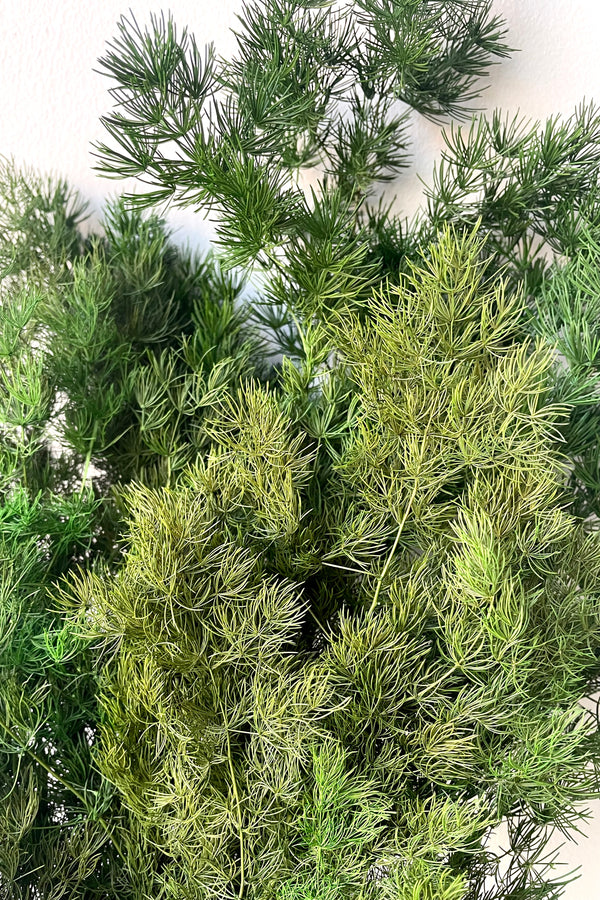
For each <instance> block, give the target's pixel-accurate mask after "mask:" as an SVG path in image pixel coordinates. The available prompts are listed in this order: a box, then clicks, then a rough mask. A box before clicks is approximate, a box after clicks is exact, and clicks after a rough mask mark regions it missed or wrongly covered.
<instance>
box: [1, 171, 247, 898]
mask: <svg viewBox="0 0 600 900" xmlns="http://www.w3.org/2000/svg"><path fill="white" fill-rule="evenodd" d="M0 174H1V176H2V177H1V186H2V195H3V197H4V204H3V208H2V212H1V216H0V237H1V241H0V260H1V264H2V268H3V272H2V280H1V282H0V431H1V441H2V445H1V449H0V585H1V589H0V796H1V797H2V802H1V804H0V893H1V895H2V896H3V897H4V896H6V897H10V898H12V897H20V896H28V897H34V896H35V897H53V898H59V897H62V896H79V895H80V894H77V891H80V892H84V893H85V896H86V897H91V896H98V897H106V896H116V895H117V894H118V893H119V892H120V891H121V890H123V889H124V888H125V886H126V885H127V883H128V878H127V876H126V875H124V874H123V871H122V869H123V862H124V859H125V857H124V853H123V851H122V849H121V843H120V841H122V838H119V834H118V832H119V831H122V830H123V823H122V819H123V814H122V813H120V812H119V808H120V804H119V802H118V800H116V801H115V799H114V794H115V791H114V788H113V787H112V786H111V785H110V784H109V783H108V782H107V781H105V780H104V779H103V778H102V777H101V775H100V774H99V773H98V771H97V766H96V764H95V763H94V761H93V756H94V752H95V751H94V749H93V745H94V742H95V741H96V739H97V728H98V708H97V694H98V688H97V670H96V655H95V654H94V653H93V652H90V649H89V646H88V644H87V643H86V642H85V641H82V640H81V639H80V638H79V637H78V636H77V634H76V633H74V632H73V630H72V629H70V628H69V627H68V624H67V623H66V621H65V617H64V614H63V613H62V612H61V611H60V610H58V609H57V608H56V602H55V599H54V596H55V587H54V584H55V582H56V580H57V579H59V578H60V577H62V576H64V575H66V573H67V572H68V571H69V570H71V569H73V568H77V569H78V570H79V568H80V567H84V568H86V567H88V566H89V565H92V564H94V563H95V561H96V560H97V559H98V557H101V558H102V559H103V561H104V564H105V565H114V564H116V560H117V558H118V555H119V550H118V547H117V545H116V543H115V538H116V535H117V534H118V533H119V513H118V509H117V508H116V506H115V503H114V500H111V497H110V495H109V493H108V491H109V488H110V486H111V484H113V483H116V482H122V481H126V480H128V479H129V478H130V477H132V476H135V477H136V478H137V479H138V480H143V481H146V482H154V481H158V483H159V484H165V483H168V481H169V479H170V478H171V477H173V476H174V473H175V472H177V471H178V469H179V468H180V467H181V466H183V464H184V459H185V455H186V453H188V454H190V453H193V452H197V450H196V442H195V437H194V436H195V434H196V428H197V423H198V421H199V420H200V419H201V415H202V409H203V408H204V406H205V405H206V404H207V403H210V402H211V400H210V398H211V397H212V398H214V397H215V396H217V395H218V394H219V392H220V391H221V392H222V391H223V390H224V388H225V386H227V385H229V386H231V385H232V380H234V375H237V374H238V373H239V372H240V371H241V370H242V368H244V369H246V370H247V368H248V366H249V365H250V364H251V356H252V353H253V352H254V349H253V346H252V340H251V336H250V335H249V334H247V335H243V334H242V330H243V327H244V319H245V314H244V312H243V309H242V308H241V307H237V308H236V307H234V300H235V297H236V296H237V293H238V286H237V285H236V283H235V282H234V281H232V280H231V279H229V278H226V277H224V276H222V275H221V274H220V273H219V271H218V269H217V268H216V266H215V264H214V262H213V261H212V260H211V259H210V258H207V259H204V260H200V259H194V258H193V257H192V256H190V255H189V254H186V253H184V252H182V251H180V250H177V249H176V248H175V247H174V245H173V244H172V243H171V242H170V240H169V236H168V233H167V232H166V230H165V227H164V225H163V223H162V222H161V221H160V220H159V219H157V218H156V217H155V216H154V217H150V218H148V219H143V218H142V217H141V216H140V215H139V214H134V215H132V214H130V213H127V211H126V210H125V209H124V207H123V206H122V204H119V203H116V204H114V205H113V206H112V207H111V208H110V209H109V210H108V212H107V215H106V217H105V221H104V234H103V236H102V237H99V236H95V235H88V236H87V237H86V236H85V235H84V234H83V231H82V224H83V213H84V210H83V207H82V206H81V204H80V203H79V202H78V200H77V198H76V197H75V196H74V195H73V194H72V193H71V192H69V190H68V189H67V187H66V185H65V184H64V183H62V182H54V181H43V180H41V179H39V178H37V177H36V176H34V175H32V173H29V172H18V171H16V170H15V169H14V167H13V166H11V165H10V164H8V163H5V164H4V165H3V167H2V170H1V173H0ZM165 368H167V369H168V371H169V378H165V377H164V369H165ZM149 395H151V396H152V402H151V403H149V402H148V396H149ZM207 396H208V398H209V399H208V400H207V399H206V398H207ZM165 397H166V398H168V402H167V401H166V400H165ZM192 448H193V449H192ZM165 460H166V462H165ZM92 476H93V477H92ZM131 827H132V825H131V823H129V824H128V825H127V829H130V828H131ZM32 891H33V892H34V893H31V892H32ZM107 891H108V894H107ZM74 892H75V893H74ZM81 896H83V893H82V894H81Z"/></svg>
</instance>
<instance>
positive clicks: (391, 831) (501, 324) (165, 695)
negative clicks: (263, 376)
mask: <svg viewBox="0 0 600 900" xmlns="http://www.w3.org/2000/svg"><path fill="white" fill-rule="evenodd" d="M480 251H481V243H480V242H479V240H478V239H477V238H476V236H474V235H470V236H467V237H463V238H458V237H457V236H456V235H455V234H453V233H452V232H451V231H450V230H448V231H446V232H445V233H444V234H443V236H442V237H441V239H440V241H439V243H438V244H436V245H434V246H431V247H430V248H429V249H428V252H427V256H426V258H425V259H424V260H423V261H422V262H421V264H420V265H419V266H418V267H417V266H415V267H414V268H413V270H412V271H411V274H410V275H409V276H406V277H405V278H404V279H403V282H402V284H401V285H400V286H398V287H390V288H387V289H383V290H381V291H380V292H379V293H377V294H376V295H374V296H373V297H372V298H371V300H370V302H369V305H368V315H366V316H365V315H359V314H358V313H355V312H351V311H349V310H346V311H345V312H344V313H343V314H339V315H337V316H334V317H332V320H331V322H330V324H329V326H328V328H327V329H325V330H324V329H323V328H322V327H321V326H316V327H315V328H313V329H308V330H305V331H304V332H303V339H304V343H305V347H306V362H305V363H304V365H302V366H299V367H297V366H295V365H293V364H292V363H289V362H286V364H284V366H283V367H282V371H281V375H280V378H279V381H278V383H277V384H274V385H271V386H270V387H268V386H261V385H260V384H258V383H256V382H249V383H248V384H247V385H246V387H245V389H244V390H243V391H242V393H241V395H240V397H239V398H238V400H237V401H235V400H231V401H230V402H229V403H226V404H224V405H223V406H222V408H221V410H220V411H219V412H218V414H216V415H215V418H214V420H213V421H212V422H211V423H210V424H209V425H208V426H207V430H208V431H209V433H210V434H211V435H212V439H213V444H212V447H211V450H210V452H209V453H208V454H207V455H204V456H203V457H202V458H201V459H200V460H199V461H198V463H197V464H196V466H195V467H193V468H192V469H191V470H190V472H189V474H188V475H187V477H186V478H185V479H184V481H183V483H182V484H180V485H179V486H178V487H177V488H175V489H163V490H160V491H153V490H150V489H148V488H144V487H142V486H135V487H132V488H130V489H129V490H128V491H127V492H126V501H127V505H128V508H129V514H130V519H129V526H128V527H129V531H128V538H127V552H126V554H125V557H124V563H123V566H122V567H121V568H120V569H119V570H118V571H117V572H115V573H114V574H112V575H111V574H110V573H108V572H107V571H105V570H103V569H98V570H96V571H95V572H91V573H88V574H87V575H85V576H82V577H80V578H78V579H76V580H75V581H74V582H72V583H71V586H70V588H69V596H70V599H71V602H73V597H75V599H76V600H77V599H78V600H79V602H80V603H82V611H81V614H80V615H81V617H82V619H81V621H82V622H85V623H86V625H87V628H88V629H89V630H90V631H91V634H92V635H94V636H95V637H96V638H98V639H100V640H102V641H103V643H104V644H105V646H106V648H107V653H108V654H109V660H110V661H109V662H108V664H107V666H106V669H105V674H104V680H103V684H102V696H101V703H102V707H103V710H104V719H103V727H102V744H101V747H100V751H99V765H100V768H101V770H102V772H103V773H104V775H105V777H106V778H107V780H108V781H109V782H110V783H111V784H114V785H115V786H116V787H117V789H118V790H119V792H120V794H121V795H122V797H123V798H124V801H125V803H126V805H127V808H128V809H129V810H130V813H131V815H132V816H133V818H134V819H135V820H136V822H137V827H138V829H139V834H140V835H142V836H143V837H144V839H145V841H147V842H148V844H150V845H152V846H153V847H155V848H156V850H157V852H158V859H157V858H156V857H154V858H148V859H147V873H146V874H147V879H148V884H152V887H153V890H152V893H151V895H152V896H155V897H178V898H205V897H215V896H218V897H232V898H233V897H239V898H243V897H253V898H285V900H292V898H294V900H296V898H307V897H310V898H314V900H317V898H319V900H320V898H334V897H336V898H337V897H344V898H359V897H360V898H368V897H373V898H375V897H383V898H388V897H390V898H391V897H393V898H395V900H409V898H410V900H412V898H417V897H419V898H421V897H429V898H436V900H458V898H466V897H486V898H492V897H494V898H496V897H497V898H506V897H515V898H516V897H544V896H555V895H556V891H557V890H558V889H559V888H560V886H561V880H560V879H558V880H553V879H552V877H548V878H547V879H546V876H547V875H548V873H547V872H545V867H544V866H543V865H542V866H537V867H536V866H535V865H534V863H535V862H539V861H540V859H541V858H542V857H543V850H544V848H545V847H546V845H547V843H548V840H549V837H550V835H551V829H552V826H554V827H558V828H560V829H562V830H565V831H568V829H569V828H570V827H572V826H573V824H576V823H577V822H578V820H579V817H580V815H581V812H580V804H581V803H582V802H584V801H585V800H586V799H589V797H591V796H594V795H595V792H596V790H597V777H598V772H597V765H598V760H599V750H600V747H599V745H598V741H599V734H598V729H597V722H596V718H595V716H593V715H592V714H591V713H589V712H587V711H585V710H584V709H583V708H582V707H581V706H580V705H579V700H580V699H581V697H582V696H583V695H584V694H585V693H586V692H587V691H588V689H589V686H590V684H591V683H592V682H593V681H594V679H595V678H597V676H598V674H599V672H600V576H599V574H598V573H599V571H600V568H599V567H600V543H599V542H598V539H597V536H596V535H595V534H586V533H585V530H584V528H583V526H582V524H581V523H580V522H579V521H578V520H577V519H576V518H575V517H573V516H572V515H570V514H569V513H568V512H566V511H565V510H564V509H563V508H562V506H561V500H562V498H563V495H564V472H563V460H562V458H561V457H560V456H559V455H558V454H557V452H556V450H555V441H556V424H557V422H558V421H559V419H560V417H561V416H562V415H564V409H563V408H561V407H559V406H557V405H556V404H553V403H552V402H551V392H552V380H551V378H550V368H551V364H552V355H551V353H550V351H549V349H548V348H547V347H546V346H544V344H543V343H539V342H538V344H537V345H528V344H527V343H523V342H521V341H517V340H516V338H517V337H518V325H519V320H520V313H521V310H520V309H519V302H518V301H517V300H516V299H515V298H514V297H513V296H510V295H507V294H506V293H505V292H504V290H503V286H502V284H501V283H499V282H497V281H494V282H493V283H489V282H487V281H486V280H485V276H484V271H485V268H484V264H483V263H482V262H481V261H480ZM309 361H310V362H309ZM501 822H503V823H505V824H507V826H508V829H509V835H510V852H509V856H510V863H509V865H508V866H506V865H505V862H506V860H505V854H503V853H502V852H499V851H494V850H493V846H492V844H490V841H489V838H490V833H491V831H492V829H493V828H494V827H496V826H498V825H499V824H500V823H501ZM129 850H130V852H131V853H132V859H133V860H134V861H136V862H137V863H138V864H139V861H140V860H141V859H142V858H143V857H142V855H141V853H140V852H139V850H138V849H137V848H136V847H135V846H134V845H133V844H130V845H129ZM548 868H549V869H551V868H552V866H551V861H550V862H548ZM152 878H154V880H152Z"/></svg>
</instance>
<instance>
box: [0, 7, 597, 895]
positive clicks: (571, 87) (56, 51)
mask: <svg viewBox="0 0 600 900" xmlns="http://www.w3.org/2000/svg"><path fill="white" fill-rule="evenodd" d="M240 6H241V0H216V2H215V0H169V2H168V3H167V2H165V8H169V9H170V10H171V11H172V13H173V15H174V17H175V20H176V21H177V22H178V23H180V25H182V26H183V25H188V26H189V27H190V29H191V30H192V31H194V32H195V34H196V36H197V38H198V40H199V42H200V43H203V42H207V41H215V42H216V44H217V48H218V50H219V51H220V52H222V53H227V52H228V50H229V48H230V47H231V46H232V39H231V36H230V35H229V34H228V29H229V27H230V26H232V25H233V24H234V21H235V18H234V17H235V12H236V10H237V9H239V7H240ZM494 6H495V9H496V10H497V11H498V12H499V13H503V14H504V16H505V17H506V19H507V21H508V25H509V43H510V44H511V46H513V47H517V48H519V51H520V52H518V53H515V54H514V55H513V56H512V58H511V59H509V60H507V61H505V62H503V63H502V64H501V65H498V66H496V67H495V68H494V69H493V71H492V75H491V78H490V88H489V90H488V91H487V92H486V93H485V95H484V96H485V103H486V106H487V108H489V109H491V108H494V107H497V106H498V107H501V108H503V109H505V110H509V111H517V110H518V109H520V110H521V112H522V113H523V114H524V115H526V116H527V117H532V118H545V117H546V116H548V115H550V114H552V113H563V114H566V115H568V114H570V113H571V112H572V111H573V109H574V107H575V105H576V104H577V103H579V102H580V101H581V100H582V99H583V98H584V97H585V98H586V99H595V100H596V101H597V102H598V103H600V52H599V46H598V40H599V38H598V36H599V34H600V9H598V7H597V0H495V3H494ZM130 7H131V9H132V10H133V12H134V14H135V15H136V17H137V18H138V21H141V22H144V21H146V19H147V17H148V13H149V12H150V11H154V12H156V11H159V9H160V0H158V2H156V3H152V4H151V3H147V2H143V0H44V2H42V0H0V154H3V155H5V156H11V155H13V156H14V157H15V158H16V159H17V160H18V161H20V162H24V163H28V164H30V165H33V166H35V167H37V168H38V169H40V170H42V171H44V172H47V171H50V170H52V171H54V172H56V173H58V174H61V175H64V176H67V177H68V178H69V179H70V181H71V183H72V184H73V185H74V186H75V187H76V188H78V189H79V190H80V191H81V192H82V194H83V195H84V196H85V197H86V198H88V199H89V200H90V201H91V203H92V204H93V207H94V208H95V209H96V210H98V209H99V208H100V207H101V204H102V199H103V198H104V197H105V196H106V195H107V194H110V193H114V192H116V191H117V190H119V188H122V187H123V185H122V183H121V182H110V181H106V180H104V179H100V178H99V177H98V176H97V175H96V174H95V173H94V172H93V171H92V165H93V158H92V157H91V156H90V141H91V140H93V139H99V138H102V137H103V133H102V129H101V128H100V126H99V124H98V119H99V117H100V115H101V114H102V113H104V112H106V111H107V110H108V108H109V98H108V95H107V93H106V87H107V84H106V79H105V78H103V77H101V76H100V75H98V74H96V73H94V72H93V68H94V66H95V62H96V59H97V58H98V57H99V56H100V55H101V54H102V53H103V48H104V43H105V41H106V40H108V39H110V38H111V37H113V36H114V35H115V33H116V28H115V22H116V20H117V19H118V17H119V16H120V15H121V14H122V13H124V12H127V10H128V9H129V8H130ZM413 137H414V144H415V147H416V148H418V151H419V152H418V161H417V163H416V165H415V166H414V167H413V169H412V170H411V171H410V172H408V173H407V174H406V175H405V176H403V182H402V184H401V185H399V190H401V192H402V194H403V197H404V209H405V210H406V211H411V210H413V209H415V208H416V206H417V205H418V202H419V196H420V186H419V182H418V179H417V177H416V175H417V174H418V175H421V176H422V177H424V178H425V179H426V180H429V175H430V173H431V169H432V163H433V160H434V159H435V158H436V156H437V154H438V151H439V148H440V146H441V140H440V136H439V130H438V129H437V128H436V127H435V126H433V125H431V124H430V123H428V122H425V121H424V120H422V119H421V120H417V121H416V122H415V128H414V131H413ZM173 221H174V223H176V224H177V225H178V226H179V227H180V228H181V231H180V235H181V236H182V238H185V239H186V240H188V239H189V240H190V241H192V242H194V243H196V242H203V241H204V240H205V239H206V236H207V235H209V233H210V230H209V228H208V226H207V224H206V223H205V222H204V221H203V220H202V219H200V218H198V217H197V216H194V214H193V213H189V212H184V213H178V214H177V216H175V217H174V219H173ZM597 811H598V812H597V824H595V825H594V824H593V823H592V825H590V826H588V828H587V830H588V832H589V835H590V836H589V838H588V839H587V840H582V841H581V842H580V844H579V845H578V846H574V845H572V844H570V845H568V846H567V847H566V848H565V851H564V858H565V860H566V861H567V862H568V863H569V864H570V865H573V866H575V865H579V864H582V865H583V875H582V877H581V879H580V880H579V881H578V882H575V883H574V884H572V885H570V886H569V888H568V889H567V891H566V894H565V897H566V898H567V900H595V898H596V897H598V896H599V895H600V891H598V889H597V888H596V885H597V883H598V882H599V881H600V804H598V805H597Z"/></svg>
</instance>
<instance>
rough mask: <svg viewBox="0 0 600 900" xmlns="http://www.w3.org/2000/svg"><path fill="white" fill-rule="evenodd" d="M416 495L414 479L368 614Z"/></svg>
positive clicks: (375, 604)
mask: <svg viewBox="0 0 600 900" xmlns="http://www.w3.org/2000/svg"><path fill="white" fill-rule="evenodd" d="M416 496H417V482H416V481H415V486H414V487H413V489H412V493H411V495H410V497H409V499H408V501H407V504H406V508H405V510H404V513H403V515H402V519H401V520H400V524H399V525H398V531H397V532H396V537H395V539H394V543H393V545H392V549H391V550H390V552H389V554H388V558H387V559H386V561H385V566H384V567H383V571H382V572H381V575H380V576H379V580H378V582H377V587H376V588H375V594H374V596H373V602H372V603H371V606H370V607H369V615H371V613H373V612H374V611H375V607H376V606H377V601H378V600H379V594H380V591H381V585H382V584H383V579H384V578H385V576H386V575H387V573H388V569H389V567H390V565H391V563H392V559H393V557H394V553H395V552H396V550H397V549H398V543H399V541H400V536H401V534H402V532H403V530H404V526H405V525H406V520H407V519H408V514H409V513H410V511H411V507H412V504H413V501H414V499H415V497H416Z"/></svg>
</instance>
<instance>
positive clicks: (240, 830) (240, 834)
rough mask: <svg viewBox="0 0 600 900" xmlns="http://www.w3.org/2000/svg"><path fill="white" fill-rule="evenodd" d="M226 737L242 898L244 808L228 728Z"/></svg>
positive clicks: (244, 884)
mask: <svg viewBox="0 0 600 900" xmlns="http://www.w3.org/2000/svg"><path fill="white" fill-rule="evenodd" d="M225 736H226V739H227V761H228V763H229V774H230V775H231V786H232V788H233V796H234V797H235V802H236V806H237V819H238V837H239V842H240V889H239V892H238V897H239V898H240V900H241V898H242V897H243V895H244V888H245V887H246V879H245V871H244V870H245V856H244V854H245V850H244V829H243V824H242V806H241V803H240V795H239V793H238V788H237V781H236V777H235V770H234V768H233V759H232V756H231V743H230V741H229V729H228V728H227V726H226V731H225Z"/></svg>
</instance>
